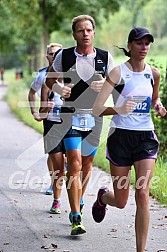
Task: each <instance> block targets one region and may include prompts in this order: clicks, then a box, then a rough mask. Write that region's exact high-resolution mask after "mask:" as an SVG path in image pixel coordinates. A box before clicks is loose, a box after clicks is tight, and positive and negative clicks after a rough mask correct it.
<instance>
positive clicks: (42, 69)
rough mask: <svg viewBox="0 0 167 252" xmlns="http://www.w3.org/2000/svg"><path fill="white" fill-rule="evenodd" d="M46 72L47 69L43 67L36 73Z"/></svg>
mask: <svg viewBox="0 0 167 252" xmlns="http://www.w3.org/2000/svg"><path fill="white" fill-rule="evenodd" d="M47 70H48V67H43V68H41V69H39V70H38V72H39V73H41V72H47Z"/></svg>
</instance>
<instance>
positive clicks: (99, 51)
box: [95, 47, 108, 54]
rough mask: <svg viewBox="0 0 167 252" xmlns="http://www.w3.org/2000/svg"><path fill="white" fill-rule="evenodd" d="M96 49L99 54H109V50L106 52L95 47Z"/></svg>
mask: <svg viewBox="0 0 167 252" xmlns="http://www.w3.org/2000/svg"><path fill="white" fill-rule="evenodd" d="M95 49H96V51H97V52H98V53H105V54H106V53H107V54H108V51H107V50H104V49H101V48H97V47H95Z"/></svg>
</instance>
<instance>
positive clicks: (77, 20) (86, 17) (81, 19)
mask: <svg viewBox="0 0 167 252" xmlns="http://www.w3.org/2000/svg"><path fill="white" fill-rule="evenodd" d="M87 20H88V21H90V22H91V23H92V26H93V30H94V29H95V20H94V18H93V17H91V16H89V15H79V16H77V17H74V18H73V20H72V31H73V32H75V27H76V24H77V23H78V22H80V21H87Z"/></svg>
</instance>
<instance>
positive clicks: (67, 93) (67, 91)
mask: <svg viewBox="0 0 167 252" xmlns="http://www.w3.org/2000/svg"><path fill="white" fill-rule="evenodd" d="M73 86H74V84H68V85H66V86H64V87H63V88H62V94H61V96H62V97H63V98H69V97H70V95H71V89H72V87H73Z"/></svg>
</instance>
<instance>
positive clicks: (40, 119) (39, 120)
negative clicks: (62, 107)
mask: <svg viewBox="0 0 167 252" xmlns="http://www.w3.org/2000/svg"><path fill="white" fill-rule="evenodd" d="M32 115H33V117H34V119H35V120H36V121H37V122H41V121H42V120H43V118H41V117H40V114H39V113H38V112H37V111H35V112H33V114H32Z"/></svg>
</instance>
